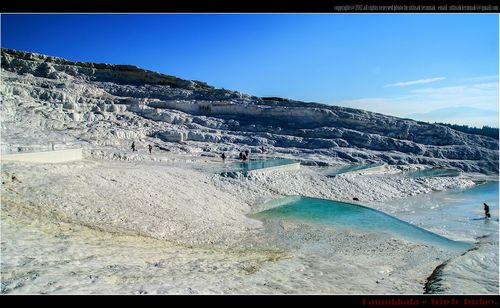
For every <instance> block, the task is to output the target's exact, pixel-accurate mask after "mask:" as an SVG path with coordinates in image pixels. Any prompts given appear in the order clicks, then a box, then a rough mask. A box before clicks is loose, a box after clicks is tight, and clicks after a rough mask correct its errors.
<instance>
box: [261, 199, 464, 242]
mask: <svg viewBox="0 0 500 308" xmlns="http://www.w3.org/2000/svg"><path fill="white" fill-rule="evenodd" d="M283 200H284V201H282V204H281V205H279V206H277V207H275V208H272V209H270V210H266V211H262V212H259V213H256V214H254V216H255V217H256V218H273V219H287V220H299V221H305V222H312V223H315V224H322V225H325V226H335V227H340V228H345V229H355V230H360V231H364V232H385V233H390V234H394V235H397V236H400V237H403V238H405V239H408V240H412V241H415V242H420V243H426V244H431V245H435V246H445V247H446V248H451V249H458V250H466V249H469V248H471V247H472V244H470V243H465V242H457V241H453V240H450V239H448V238H445V237H443V236H440V235H438V234H435V233H432V232H429V231H427V230H424V229H422V228H419V227H417V226H415V225H412V224H409V223H407V222H405V221H402V220H400V219H397V218H395V217H392V216H390V215H387V214H385V213H383V212H380V211H377V210H374V209H371V208H368V207H365V206H360V205H356V204H350V203H344V202H337V201H332V200H325V199H317V198H308V197H300V196H297V197H288V198H285V199H283ZM277 202H280V200H278V201H277Z"/></svg>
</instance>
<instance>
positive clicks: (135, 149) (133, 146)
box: [131, 141, 153, 155]
mask: <svg viewBox="0 0 500 308" xmlns="http://www.w3.org/2000/svg"><path fill="white" fill-rule="evenodd" d="M131 148H132V152H136V151H137V148H136V147H135V142H134V141H133V142H132V146H131ZM148 149H149V155H151V151H152V150H153V146H152V145H151V144H148Z"/></svg>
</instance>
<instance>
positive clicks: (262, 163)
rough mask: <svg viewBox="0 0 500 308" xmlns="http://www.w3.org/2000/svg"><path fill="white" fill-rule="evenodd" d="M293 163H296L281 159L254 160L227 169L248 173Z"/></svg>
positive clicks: (235, 164)
mask: <svg viewBox="0 0 500 308" xmlns="http://www.w3.org/2000/svg"><path fill="white" fill-rule="evenodd" d="M294 163H297V162H296V161H294V160H292V159H282V158H276V159H256V160H249V161H245V162H238V163H232V164H230V165H229V166H228V167H229V168H231V169H235V170H237V171H241V172H248V171H252V170H257V169H264V168H270V167H277V166H283V165H289V164H294Z"/></svg>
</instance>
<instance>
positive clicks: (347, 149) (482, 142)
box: [0, 49, 498, 173]
mask: <svg viewBox="0 0 500 308" xmlns="http://www.w3.org/2000/svg"><path fill="white" fill-rule="evenodd" d="M1 61H2V63H1V68H2V71H1V73H2V74H1V75H2V76H1V80H2V82H1V88H0V90H1V96H2V106H1V108H2V109H1V112H2V127H1V129H2V131H1V132H2V144H1V146H2V152H3V153H6V152H13V151H18V150H25V149H43V148H45V147H48V146H49V144H50V145H52V144H56V146H58V147H61V146H64V145H69V144H74V143H79V144H81V145H83V146H84V147H86V148H88V149H95V148H99V147H102V146H109V147H117V148H122V149H124V148H125V147H129V145H130V144H131V142H132V141H136V143H146V142H147V143H149V142H152V143H154V144H155V145H156V146H157V147H158V148H163V149H169V150H171V151H174V152H175V151H177V152H191V153H193V152H195V153H199V154H202V155H209V156H210V155H214V156H215V155H220V154H221V153H222V152H226V153H229V154H232V153H234V154H236V153H237V152H238V151H240V150H241V149H249V150H250V151H251V152H260V147H261V146H264V147H265V149H266V151H268V152H272V153H273V154H275V155H277V156H280V155H282V156H289V157H290V156H293V157H295V158H296V159H298V160H301V161H302V162H304V163H309V164H320V165H327V164H332V163H338V162H367V161H369V162H386V163H389V164H408V163H413V164H417V163H418V164H426V165H432V166H443V167H455V168H460V169H462V170H464V171H475V172H483V173H491V172H496V173H497V172H498V141H497V140H495V139H493V138H490V137H485V136H479V135H471V134H465V133H462V132H459V131H456V130H453V129H451V128H449V127H445V126H441V125H434V124H427V123H422V122H416V121H413V120H409V119H401V118H396V117H391V116H386V115H382V114H377V113H373V112H367V111H363V110H357V109H350V108H343V107H336V106H329V105H323V104H314V103H304V102H299V101H292V100H288V99H280V98H259V97H255V96H250V95H246V94H243V93H240V92H236V91H229V90H224V89H216V88H214V87H211V86H209V85H207V84H206V83H204V82H200V81H190V80H183V79H180V78H177V77H174V76H169V75H164V74H160V73H156V72H152V71H147V70H143V69H140V68H138V67H135V66H130V65H111V64H98V63H83V62H72V61H68V60H65V59H61V58H56V57H49V56H45V55H40V54H35V53H28V52H22V51H16V50H12V49H2V56H1Z"/></svg>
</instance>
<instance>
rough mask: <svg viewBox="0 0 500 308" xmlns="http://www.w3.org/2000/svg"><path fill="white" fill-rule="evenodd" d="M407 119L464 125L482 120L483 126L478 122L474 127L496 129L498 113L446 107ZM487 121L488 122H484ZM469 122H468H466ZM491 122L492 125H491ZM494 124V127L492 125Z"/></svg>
mask: <svg viewBox="0 0 500 308" xmlns="http://www.w3.org/2000/svg"><path fill="white" fill-rule="evenodd" d="M406 117H407V118H410V119H414V120H418V121H426V122H431V123H433V122H444V123H450V124H464V123H465V121H463V122H462V121H460V120H461V119H463V120H467V119H471V118H478V119H482V120H483V123H484V124H481V123H480V122H479V121H480V120H478V122H477V124H476V126H479V127H482V126H483V125H488V126H492V127H498V117H499V112H498V111H497V110H488V109H479V108H474V107H448V108H441V109H436V110H433V111H430V112H426V113H412V114H409V115H407V116H406ZM485 119H488V120H485ZM468 122H470V121H468ZM492 122H493V123H492ZM495 123H496V125H494V124H495Z"/></svg>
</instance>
